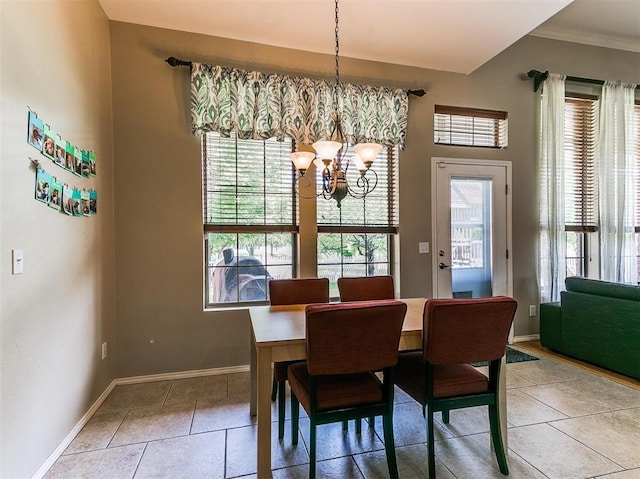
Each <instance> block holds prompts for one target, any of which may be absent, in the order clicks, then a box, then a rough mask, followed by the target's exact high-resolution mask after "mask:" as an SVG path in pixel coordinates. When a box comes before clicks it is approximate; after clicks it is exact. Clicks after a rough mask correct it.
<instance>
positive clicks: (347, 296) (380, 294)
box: [338, 276, 395, 301]
mask: <svg viewBox="0 0 640 479" xmlns="http://www.w3.org/2000/svg"><path fill="white" fill-rule="evenodd" d="M338 291H340V301H371V300H378V299H394V298H395V290H394V287H393V276H366V277H361V278H338Z"/></svg>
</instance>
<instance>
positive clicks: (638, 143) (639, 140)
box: [633, 102, 640, 284]
mask: <svg viewBox="0 0 640 479" xmlns="http://www.w3.org/2000/svg"><path fill="white" fill-rule="evenodd" d="M633 114H634V119H635V127H636V131H635V154H636V161H637V162H638V167H639V168H640V102H636V106H635V108H634V111H633ZM638 178H640V171H639V172H638ZM636 194H637V197H636V264H637V265H638V278H639V279H638V284H640V185H638V188H637V190H636Z"/></svg>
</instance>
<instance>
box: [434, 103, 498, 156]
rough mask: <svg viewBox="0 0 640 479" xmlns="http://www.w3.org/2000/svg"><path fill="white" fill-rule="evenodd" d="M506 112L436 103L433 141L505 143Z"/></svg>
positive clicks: (483, 143)
mask: <svg viewBox="0 0 640 479" xmlns="http://www.w3.org/2000/svg"><path fill="white" fill-rule="evenodd" d="M507 136H508V131H507V112H505V111H494V110H481V109H478V108H465V107H456V106H444V105H436V106H435V112H434V115H433V142H434V143H435V144H440V145H456V146H479V147H486V148H506V147H507V143H508V142H507Z"/></svg>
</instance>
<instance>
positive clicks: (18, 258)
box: [11, 249, 24, 274]
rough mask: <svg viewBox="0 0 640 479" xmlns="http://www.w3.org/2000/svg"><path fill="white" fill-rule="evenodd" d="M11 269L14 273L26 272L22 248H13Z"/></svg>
mask: <svg viewBox="0 0 640 479" xmlns="http://www.w3.org/2000/svg"><path fill="white" fill-rule="evenodd" d="M11 265H12V266H11V271H12V273H13V274H22V273H23V272H24V253H23V251H22V250H21V249H12V250H11Z"/></svg>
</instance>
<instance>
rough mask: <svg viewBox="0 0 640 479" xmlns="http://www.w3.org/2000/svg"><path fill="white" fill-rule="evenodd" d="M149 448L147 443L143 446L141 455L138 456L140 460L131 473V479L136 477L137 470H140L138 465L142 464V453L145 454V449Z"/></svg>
mask: <svg viewBox="0 0 640 479" xmlns="http://www.w3.org/2000/svg"><path fill="white" fill-rule="evenodd" d="M148 446H149V443H148V442H147V443H146V444H145V445H144V448H143V449H142V454H140V459H138V464H136V468H135V470H134V471H133V474H132V476H131V479H134V478H135V477H136V474H137V473H138V469H140V464H141V463H142V458H143V457H144V453H145V452H147V447H148Z"/></svg>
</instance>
